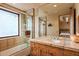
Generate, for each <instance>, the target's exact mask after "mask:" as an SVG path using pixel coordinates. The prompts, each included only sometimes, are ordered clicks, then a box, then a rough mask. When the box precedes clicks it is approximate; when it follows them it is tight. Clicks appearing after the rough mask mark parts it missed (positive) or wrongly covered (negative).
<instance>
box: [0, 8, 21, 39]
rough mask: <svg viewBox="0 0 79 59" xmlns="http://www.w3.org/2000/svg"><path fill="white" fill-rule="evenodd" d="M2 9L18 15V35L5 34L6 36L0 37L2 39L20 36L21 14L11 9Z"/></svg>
mask: <svg viewBox="0 0 79 59" xmlns="http://www.w3.org/2000/svg"><path fill="white" fill-rule="evenodd" d="M0 10H3V11H6V12H9V13H13V14H16V15H18V35H11V36H4V37H0V39H1V38H9V37H17V36H20V25H19V24H20V21H19V18H20V14H18V13H15V12H12V11H10V10H6V9H3V8H0Z"/></svg>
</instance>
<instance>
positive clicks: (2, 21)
mask: <svg viewBox="0 0 79 59" xmlns="http://www.w3.org/2000/svg"><path fill="white" fill-rule="evenodd" d="M18 18H19V15H18V14H16V13H13V12H10V11H7V10H3V9H0V38H2V37H9V36H17V35H19V30H18V28H19V22H18Z"/></svg>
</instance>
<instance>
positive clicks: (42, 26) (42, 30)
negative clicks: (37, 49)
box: [39, 17, 47, 36]
mask: <svg viewBox="0 0 79 59" xmlns="http://www.w3.org/2000/svg"><path fill="white" fill-rule="evenodd" d="M46 35H47V19H46V17H39V36H46Z"/></svg>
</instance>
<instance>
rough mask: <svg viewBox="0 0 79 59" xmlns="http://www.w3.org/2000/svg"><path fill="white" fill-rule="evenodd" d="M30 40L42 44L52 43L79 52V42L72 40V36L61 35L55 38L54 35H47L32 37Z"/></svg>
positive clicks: (51, 44)
mask: <svg viewBox="0 0 79 59" xmlns="http://www.w3.org/2000/svg"><path fill="white" fill-rule="evenodd" d="M30 42H36V43H40V44H45V45H50V46H54V47H58V48H63V49H68V50H72V51H76V52H79V43H76V42H74V41H72V40H71V39H70V38H64V37H59V38H58V39H55V38H54V37H50V36H45V37H39V38H35V39H30Z"/></svg>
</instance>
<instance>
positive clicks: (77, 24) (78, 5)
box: [74, 3, 79, 35]
mask: <svg viewBox="0 0 79 59" xmlns="http://www.w3.org/2000/svg"><path fill="white" fill-rule="evenodd" d="M74 8H75V9H76V35H79V28H78V27H79V23H78V16H79V3H76V4H75V5H74Z"/></svg>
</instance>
